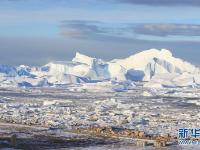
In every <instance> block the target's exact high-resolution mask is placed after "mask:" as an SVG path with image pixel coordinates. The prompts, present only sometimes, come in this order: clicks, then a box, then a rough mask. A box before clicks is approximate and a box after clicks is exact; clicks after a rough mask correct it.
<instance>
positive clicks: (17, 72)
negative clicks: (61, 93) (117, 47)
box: [0, 49, 200, 91]
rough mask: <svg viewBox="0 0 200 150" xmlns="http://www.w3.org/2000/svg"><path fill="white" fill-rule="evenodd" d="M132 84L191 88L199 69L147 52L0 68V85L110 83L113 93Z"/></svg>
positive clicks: (168, 55) (157, 52)
mask: <svg viewBox="0 0 200 150" xmlns="http://www.w3.org/2000/svg"><path fill="white" fill-rule="evenodd" d="M134 81H146V82H145V84H144V86H145V87H154V88H162V87H188V86H189V87H193V86H198V85H199V84H200V69H199V68H198V67H196V66H194V65H192V64H190V63H189V62H186V61H184V60H182V59H179V58H175V57H174V56H173V55H172V53H171V52H170V51H169V50H166V49H161V50H158V49H150V50H145V51H142V52H140V53H137V54H134V55H131V56H129V57H127V58H124V59H114V60H111V61H104V60H102V59H97V58H92V57H89V56H86V55H83V54H80V53H78V52H77V53H76V55H75V57H74V58H73V59H72V61H69V62H59V61H57V62H49V63H48V64H46V65H44V66H41V67H30V66H25V65H20V66H16V67H13V66H8V65H0V83H1V84H0V86H2V87H5V86H8V87H9V86H12V87H13V86H14V87H44V86H59V85H69V84H86V85H88V84H95V83H97V82H107V83H110V84H111V85H114V87H113V86H112V88H113V89H116V91H118V90H119V91H123V90H127V85H128V86H129V87H130V85H132V86H134V84H132V83H133V82H134Z"/></svg>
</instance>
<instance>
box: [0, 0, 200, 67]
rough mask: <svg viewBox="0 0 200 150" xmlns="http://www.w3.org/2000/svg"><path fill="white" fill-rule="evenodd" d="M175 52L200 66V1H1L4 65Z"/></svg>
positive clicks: (1, 61) (0, 53)
mask: <svg viewBox="0 0 200 150" xmlns="http://www.w3.org/2000/svg"><path fill="white" fill-rule="evenodd" d="M151 48H157V49H162V48H165V49H170V50H171V51H172V52H173V54H174V56H175V57H179V58H182V59H184V60H186V61H189V62H191V63H193V64H195V65H199V66H200V59H199V56H200V1H199V0H0V64H7V65H20V64H26V65H31V66H33V65H34V66H38V65H44V64H46V63H48V62H49V61H68V60H71V59H72V58H73V57H74V55H75V53H76V52H77V51H78V52H80V53H83V54H86V55H89V56H92V57H97V58H102V59H105V60H111V59H114V58H125V57H128V56H130V55H132V54H134V53H137V52H140V51H142V50H146V49H151Z"/></svg>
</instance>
